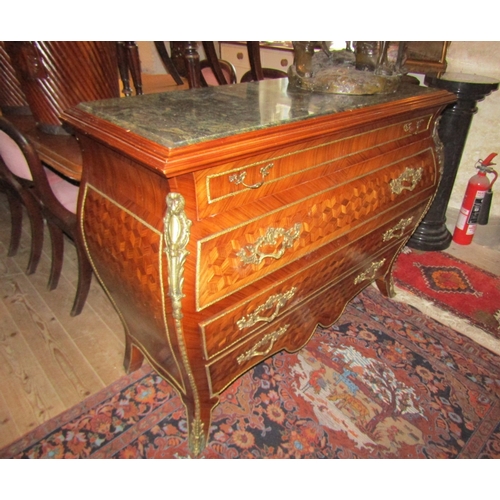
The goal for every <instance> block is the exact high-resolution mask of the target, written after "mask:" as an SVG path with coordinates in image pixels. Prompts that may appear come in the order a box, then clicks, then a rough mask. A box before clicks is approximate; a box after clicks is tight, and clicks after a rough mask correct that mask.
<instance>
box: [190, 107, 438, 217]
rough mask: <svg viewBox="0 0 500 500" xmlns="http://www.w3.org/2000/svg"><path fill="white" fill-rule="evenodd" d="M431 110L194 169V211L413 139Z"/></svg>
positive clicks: (217, 207) (206, 212) (272, 189)
mask: <svg viewBox="0 0 500 500" xmlns="http://www.w3.org/2000/svg"><path fill="white" fill-rule="evenodd" d="M431 119H432V115H425V116H419V117H417V118H413V119H407V120H402V121H399V122H398V123H395V124H392V125H389V126H380V127H379V128H375V129H372V130H369V131H366V132H364V133H354V134H353V135H352V136H348V137H341V138H330V139H329V140H328V139H327V140H325V139H322V140H321V141H310V142H308V143H306V144H302V145H300V146H295V147H290V148H287V149H282V150H279V151H278V152H275V153H274V154H272V155H270V154H269V153H268V154H265V155H259V156H255V157H253V158H250V159H245V160H238V161H234V162H231V163H227V164H224V165H220V166H218V167H214V168H210V169H207V170H204V171H201V172H196V173H194V178H195V182H196V191H197V200H198V213H199V217H200V218H204V217H208V216H211V215H214V214H216V213H219V212H221V211H224V210H228V209H230V208H232V207H235V206H238V204H241V203H249V202H251V201H253V200H256V199H259V198H262V197H264V196H267V195H269V194H272V193H277V192H279V191H282V190H284V189H287V188H289V187H290V186H293V185H297V184H301V183H302V182H304V181H305V180H308V181H310V180H312V179H314V178H318V177H321V176H323V175H327V174H332V173H333V172H335V171H337V170H340V169H342V168H346V167H348V166H350V165H353V164H355V163H356V162H359V161H362V160H366V159H368V158H370V157H374V156H377V155H379V154H381V153H383V152H385V151H388V150H391V149H394V144H393V143H394V142H395V141H397V140H401V139H405V138H406V139H410V140H412V141H414V140H418V139H421V138H422V134H423V133H428V132H429V126H430V123H431Z"/></svg>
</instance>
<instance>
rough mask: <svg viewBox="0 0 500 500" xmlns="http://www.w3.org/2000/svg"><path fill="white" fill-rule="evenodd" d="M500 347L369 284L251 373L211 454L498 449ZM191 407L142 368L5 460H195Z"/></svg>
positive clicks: (472, 452)
mask: <svg viewBox="0 0 500 500" xmlns="http://www.w3.org/2000/svg"><path fill="white" fill-rule="evenodd" d="M499 396H500V357H499V356H497V355H495V354H493V353H491V352H490V351H488V350H487V349H484V348H483V347H481V346H480V345H478V344H476V343H474V342H473V341H472V340H470V339H469V338H467V337H464V336H462V335H460V334H458V333H456V332H455V331H453V330H451V329H450V328H448V327H446V326H444V325H442V324H440V323H438V322H436V321H434V320H432V319H430V318H429V317H427V316H425V315H423V314H422V313H420V312H419V311H417V310H416V309H414V308H413V307H411V306H408V305H405V304H402V303H398V302H395V301H392V300H389V299H386V298H384V297H382V296H381V294H380V293H379V292H378V290H376V289H375V288H373V287H369V288H367V289H366V290H365V291H364V292H362V294H360V295H359V296H358V297H357V298H356V299H354V300H353V301H352V302H351V304H350V305H349V306H348V307H347V309H346V311H345V313H344V314H343V315H342V317H341V318H340V319H339V321H338V322H337V323H336V324H335V325H334V326H333V327H330V328H324V329H323V328H318V329H317V331H316V333H315V334H314V336H313V338H312V339H311V341H310V342H309V343H308V344H307V346H306V347H305V348H303V349H302V350H300V351H299V352H297V353H295V354H288V353H284V352H283V353H279V354H277V355H275V356H273V357H272V358H271V359H268V360H267V361H265V362H263V363H261V364H260V365H258V366H256V367H255V368H254V369H252V370H250V371H249V372H247V373H246V374H245V375H244V376H243V377H241V378H240V379H238V380H237V381H236V382H235V383H234V384H233V385H231V386H230V387H229V388H228V389H227V390H226V391H225V392H224V393H223V395H222V398H221V403H220V404H219V405H218V406H217V408H216V409H215V410H214V412H213V419H212V426H211V428H210V441H209V443H208V445H207V447H206V449H205V450H204V451H203V453H202V454H201V455H200V457H203V458H500V398H499ZM188 456H189V451H188V447H187V435H186V420H185V412H184V407H183V406H182V404H181V402H180V399H179V397H178V396H177V394H176V393H175V391H174V390H173V389H172V388H171V386H170V385H169V384H167V383H166V382H165V381H163V380H162V379H161V378H160V377H158V376H157V375H155V374H154V373H152V372H151V371H150V369H149V367H147V366H144V367H143V368H141V369H140V370H138V371H137V372H135V373H134V374H132V375H130V376H125V377H122V378H121V379H119V380H118V381H117V382H116V383H114V384H113V385H111V386H110V387H108V388H106V389H105V390H103V391H101V392H99V393H98V394H96V395H93V396H91V397H89V398H88V399H87V400H85V401H84V402H83V403H81V404H79V405H77V406H75V407H74V408H72V409H71V410H69V411H67V412H65V413H63V414H61V415H60V416H58V417H56V418H55V419H53V420H51V421H49V422H48V423H46V424H44V425H42V426H40V427H39V428H37V429H35V430H34V431H33V432H31V433H29V434H27V435H26V436H24V437H23V438H22V439H20V440H18V441H17V442H15V443H13V444H12V445H10V446H8V447H6V448H4V449H3V450H1V451H0V458H186V457H188Z"/></svg>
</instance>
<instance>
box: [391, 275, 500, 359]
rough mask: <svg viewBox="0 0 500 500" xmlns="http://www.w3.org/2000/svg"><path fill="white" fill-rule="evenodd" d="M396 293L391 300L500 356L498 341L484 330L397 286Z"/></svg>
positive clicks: (499, 342) (499, 343) (499, 341)
mask: <svg viewBox="0 0 500 500" xmlns="http://www.w3.org/2000/svg"><path fill="white" fill-rule="evenodd" d="M394 290H395V292H396V295H395V297H393V300H395V301H397V302H402V303H405V304H409V305H411V306H413V307H415V308H417V309H418V310H419V311H420V312H422V313H424V314H426V315H427V316H429V317H431V318H432V319H435V320H436V321H439V322H440V323H442V324H444V325H446V326H448V327H450V328H452V329H453V330H455V331H457V332H459V333H461V334H462V335H465V336H466V337H469V338H470V339H472V340H474V341H475V342H477V343H478V344H480V345H482V346H483V347H485V348H486V349H489V350H490V351H492V352H494V353H495V354H498V355H499V356H500V340H497V339H495V338H493V337H492V336H491V335H489V334H488V333H487V332H485V331H484V330H481V329H480V328H477V327H476V326H474V325H472V324H471V323H469V322H468V321H466V320H465V319H462V318H459V317H457V316H455V315H453V314H451V313H450V312H448V311H445V310H443V309H441V308H439V307H438V306H437V305H436V304H435V303H434V302H432V301H430V300H426V299H423V298H421V297H417V296H416V295H414V294H413V293H411V292H408V291H406V290H403V289H402V288H399V287H398V286H396V285H395V286H394Z"/></svg>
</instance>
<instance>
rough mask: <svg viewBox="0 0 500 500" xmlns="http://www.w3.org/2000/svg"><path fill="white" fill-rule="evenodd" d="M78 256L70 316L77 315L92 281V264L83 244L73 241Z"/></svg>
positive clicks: (80, 310)
mask: <svg viewBox="0 0 500 500" xmlns="http://www.w3.org/2000/svg"><path fill="white" fill-rule="evenodd" d="M75 245H76V253H77V256H78V286H77V288H76V296H75V302H74V303H73V308H72V309H71V316H78V315H79V314H80V313H81V312H82V309H83V306H84V305H85V301H86V300H87V296H88V294H89V290H90V283H91V281H92V266H91V264H90V261H89V259H88V257H87V254H86V252H85V249H84V247H83V244H79V243H78V242H77V241H75Z"/></svg>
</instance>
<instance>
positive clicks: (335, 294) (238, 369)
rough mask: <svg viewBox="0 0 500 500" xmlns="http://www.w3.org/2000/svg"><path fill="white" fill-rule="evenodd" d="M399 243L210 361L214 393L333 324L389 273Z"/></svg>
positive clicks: (209, 371)
mask: <svg viewBox="0 0 500 500" xmlns="http://www.w3.org/2000/svg"><path fill="white" fill-rule="evenodd" d="M398 247H399V246H398V245H394V246H392V247H391V248H390V249H388V250H385V251H384V252H382V253H379V254H378V255H375V256H374V257H373V260H372V261H370V262H369V263H367V264H366V266H365V268H364V269H362V270H358V271H356V272H355V273H351V274H349V275H348V276H347V277H345V278H344V279H343V280H342V281H340V282H337V283H336V284H334V285H332V286H331V287H329V288H326V289H325V288H323V289H322V290H321V291H318V292H317V293H315V294H314V295H312V296H310V297H309V298H308V299H306V300H305V301H304V302H302V303H301V304H300V305H299V306H297V307H296V308H294V309H293V310H292V311H290V312H289V313H287V314H285V315H283V316H281V317H280V318H277V319H276V320H275V321H273V322H272V323H271V324H270V325H269V326H267V327H266V328H264V329H261V330H259V331H257V332H255V334H254V335H252V336H250V337H249V338H247V339H246V341H244V342H242V343H240V344H237V345H235V346H234V347H233V348H231V349H229V350H228V351H227V352H226V353H225V354H224V355H223V356H221V357H219V358H216V359H214V360H213V361H212V362H210V363H207V365H206V370H207V375H208V380H209V383H210V386H211V392H212V395H214V394H217V393H219V392H221V391H222V390H224V388H225V387H227V385H229V384H230V383H231V382H232V381H233V380H235V379H236V378H237V377H238V376H240V375H241V374H242V373H244V372H245V371H247V370H248V369H250V368H252V367H253V366H255V365H257V364H258V363H260V362H261V361H263V360H264V359H266V358H268V357H269V356H272V355H273V354H275V353H277V352H278V351H281V350H282V349H285V350H287V351H289V352H294V351H297V350H298V349H300V348H301V347H302V346H304V345H305V344H306V342H307V341H308V340H309V339H310V338H311V336H312V335H313V333H314V332H315V330H316V325H317V324H318V323H319V324H322V325H330V324H332V323H333V322H334V321H336V320H337V319H338V317H339V316H340V315H341V314H342V312H343V310H344V308H345V306H346V304H347V303H348V302H349V301H350V300H351V299H352V298H353V297H354V296H355V295H357V294H358V293H359V292H360V291H361V290H362V289H363V288H365V287H366V286H367V285H368V284H370V283H371V282H372V281H373V280H375V279H378V278H380V277H382V276H384V275H385V274H386V272H387V271H388V269H389V267H390V264H391V262H392V259H393V257H394V255H395V254H396V252H397V250H398ZM363 275H366V276H367V277H366V278H365V277H364V276H363Z"/></svg>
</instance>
